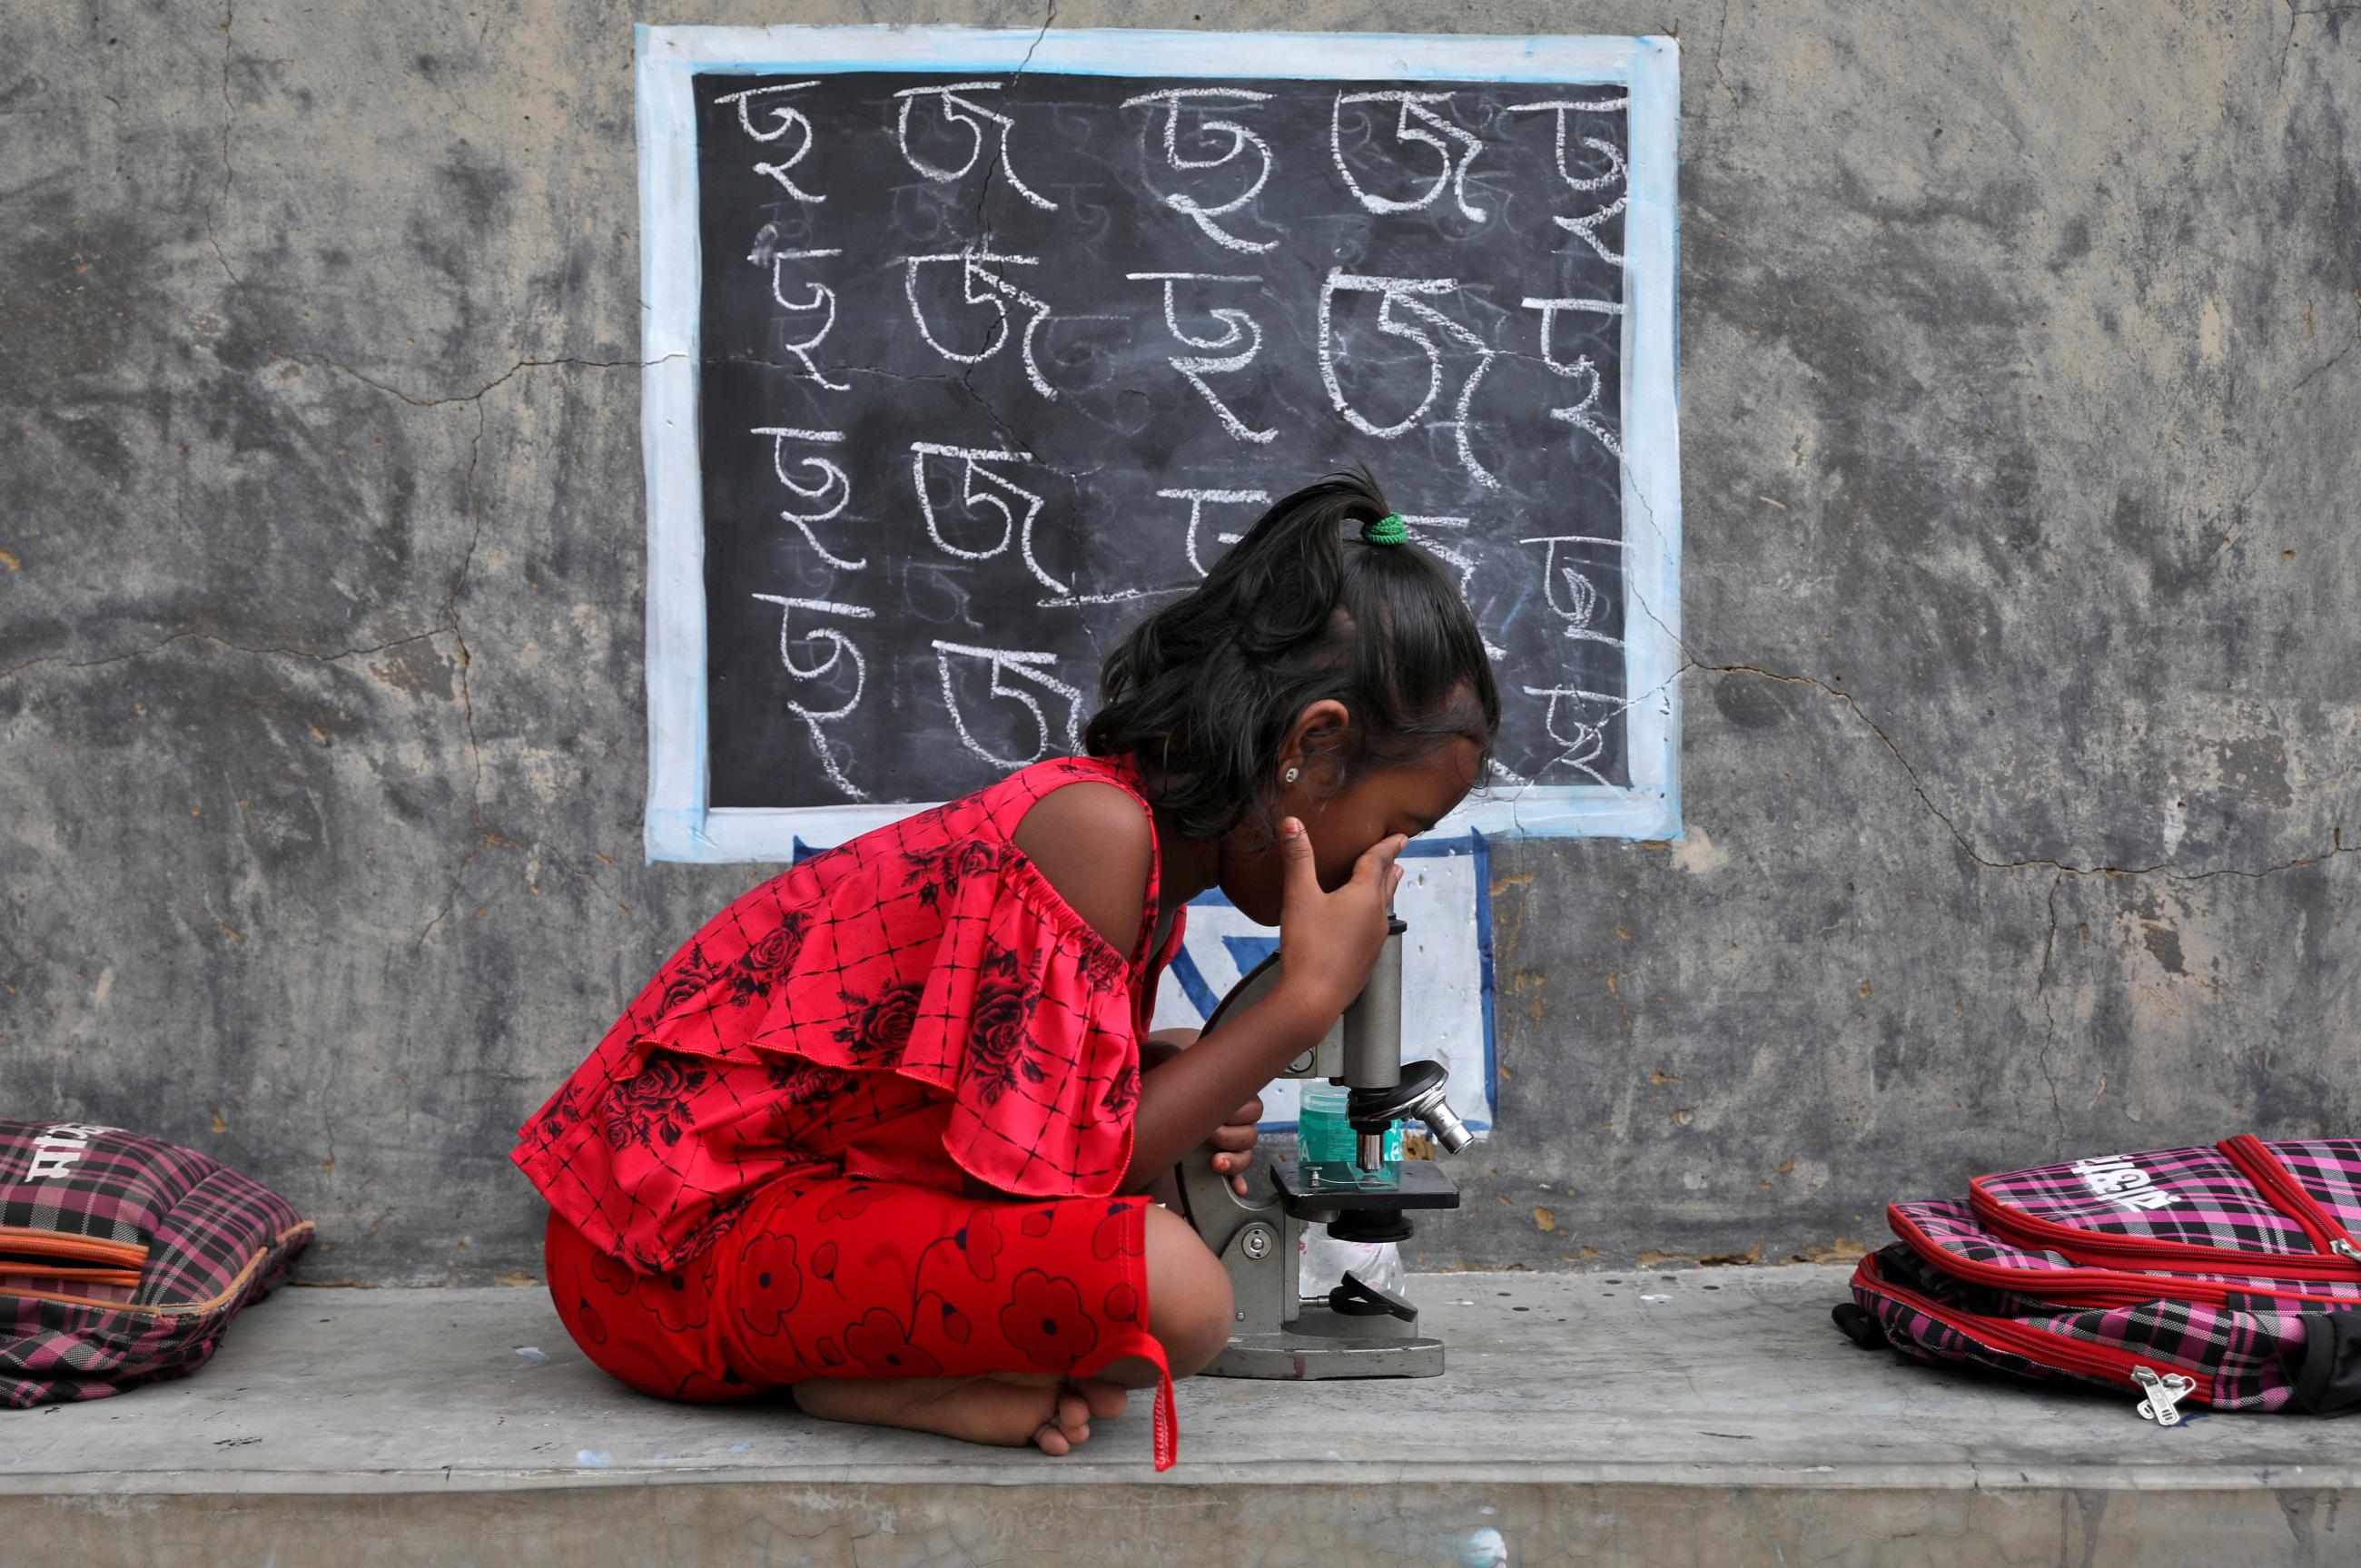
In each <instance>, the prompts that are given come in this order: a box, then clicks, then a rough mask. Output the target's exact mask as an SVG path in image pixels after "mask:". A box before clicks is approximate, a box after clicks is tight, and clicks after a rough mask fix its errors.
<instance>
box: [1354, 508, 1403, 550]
mask: <svg viewBox="0 0 2361 1568" xmlns="http://www.w3.org/2000/svg"><path fill="white" fill-rule="evenodd" d="M1361 543H1364V544H1407V543H1410V525H1409V524H1408V523H1406V522H1404V521H1402V518H1401V513H1400V512H1398V511H1389V512H1388V513H1386V515H1385V516H1383V517H1381V518H1379V519H1378V521H1375V522H1365V523H1363V524H1362V525H1361Z"/></svg>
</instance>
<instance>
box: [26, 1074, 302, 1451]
mask: <svg viewBox="0 0 2361 1568" xmlns="http://www.w3.org/2000/svg"><path fill="white" fill-rule="evenodd" d="M311 1239H312V1223H311V1222H310V1221H309V1220H306V1219H303V1218H302V1217H300V1216H299V1215H298V1214H297V1213H296V1212H295V1211H294V1210H293V1209H291V1208H290V1207H289V1206H288V1203H287V1201H286V1200H285V1199H283V1198H281V1197H280V1196H279V1194H277V1193H276V1192H273V1191H271V1190H269V1188H267V1187H263V1186H261V1185H259V1184H258V1183H256V1182H254V1181H251V1180H248V1179H247V1178H245V1177H243V1176H240V1175H239V1174H238V1173H237V1172H236V1171H234V1170H232V1169H230V1168H228V1167H226V1166H224V1165H222V1164H221V1163H220V1162H219V1161H217V1160H215V1159H214V1158H212V1157H210V1156H207V1155H202V1154H199V1153H198V1152H197V1151H196V1150H194V1149H185V1148H182V1147H181V1146H179V1145H177V1144H168V1143H166V1142H164V1141H163V1140H162V1139H160V1138H150V1137H144V1136H142V1135H139V1134H137V1133H126V1132H125V1131H123V1130H122V1129H121V1128H119V1127H102V1126H97V1125H94V1124H89V1123H82V1122H50V1123H41V1122H5V1121H0V1409H7V1408H10V1407H15V1408H17V1409H22V1408H24V1407H27V1406H30V1405H40V1404H48V1403H50V1402H53V1401H57V1400H65V1399H96V1398H104V1396H106V1395H108V1394H118V1393H121V1392H122V1391H123V1390H124V1389H126V1388H128V1387H132V1386H134V1385H136V1384H139V1383H144V1382H147V1381H148V1380H149V1379H151V1378H156V1377H164V1376H171V1375H173V1374H176V1373H182V1372H187V1371H189V1370H190V1369H192V1368H193V1367H195V1366H196V1365H199V1364H200V1363H202V1362H203V1361H204V1359H205V1358H206V1357H207V1356H210V1355H211V1354H213V1353H214V1346H215V1345H216V1344H218V1343H220V1340H221V1336H222V1333H223V1331H224V1330H225V1329H226V1328H228V1326H229V1321H230V1320H231V1319H232V1318H234V1317H236V1315H237V1313H238V1311H239V1310H241V1309H242V1308H245V1307H247V1306H248V1305H250V1304H251V1303H253V1302H255V1301H257V1300H258V1299H261V1298H262V1297H263V1296H264V1295H265V1294H267V1293H268V1292H269V1290H270V1288H271V1287H273V1286H274V1285H277V1284H278V1283H279V1282H280V1280H282V1279H284V1278H285V1277H287V1267H288V1265H289V1263H290V1262H291V1261H292V1260H293V1258H294V1256H295V1255H296V1254H297V1253H299V1252H301V1251H302V1250H303V1247H304V1245H305V1244H307V1243H308V1242H310V1241H311Z"/></svg>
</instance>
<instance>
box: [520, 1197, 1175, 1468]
mask: <svg viewBox="0 0 2361 1568" xmlns="http://www.w3.org/2000/svg"><path fill="white" fill-rule="evenodd" d="M1147 1205H1148V1199H1147V1198H1145V1197H1118V1198H1060V1199H1049V1200H1039V1201H978V1200H975V1199H972V1198H965V1197H962V1196H961V1195H959V1194H957V1193H951V1192H944V1191H940V1190H937V1189H934V1188H929V1187H915V1186H907V1185H902V1184H898V1183H894V1182H882V1181H873V1180H865V1179H858V1178H849V1177H837V1178H832V1179H821V1180H818V1181H807V1180H795V1181H780V1182H777V1183H774V1185H773V1186H772V1187H771V1188H770V1189H769V1190H765V1191H764V1192H763V1193H761V1194H760V1195H758V1196H757V1197H756V1198H755V1199H754V1200H753V1201H752V1202H751V1203H749V1204H748V1205H747V1207H746V1209H745V1211H744V1212H742V1213H741V1214H740V1216H739V1218H738V1222H737V1223H736V1224H734V1225H732V1226H731V1227H730V1229H729V1230H727V1231H725V1232H723V1233H722V1234H721V1235H720V1237H719V1239H717V1240H716V1241H715V1242H714V1243H713V1245H710V1246H709V1247H708V1248H707V1249H706V1250H705V1251H704V1252H703V1253H700V1254H699V1255H697V1256H696V1257H693V1258H691V1259H689V1260H688V1261H687V1262H686V1263H684V1264H683V1265H682V1266H680V1268H679V1269H678V1270H676V1271H675V1272H673V1273H670V1274H641V1273H638V1272H636V1271H634V1270H633V1269H631V1268H630V1267H629V1266H626V1265H624V1264H622V1263H620V1262H619V1261H618V1260H616V1259H615V1258H613V1257H610V1256H609V1255H607V1254H606V1253H604V1252H601V1251H599V1250H598V1248H596V1247H594V1246H592V1245H590V1243H589V1242H588V1241H587V1240H585V1239H584V1238H583V1236H582V1234H581V1233H579V1232H578V1231H577V1230H575V1228H574V1227H573V1226H572V1225H570V1224H568V1223H566V1222H565V1221H564V1220H562V1219H560V1218H559V1217H558V1216H557V1215H556V1214H555V1212H553V1213H552V1214H551V1215H550V1217H549V1229H548V1233H547V1236H546V1240H545V1255H546V1258H547V1263H548V1273H549V1293H550V1298H551V1299H552V1300H553V1301H554V1302H555V1304H556V1307H557V1315H558V1317H559V1318H560V1319H561V1320H563V1321H564V1322H565V1324H566V1332H569V1333H571V1334H572V1335H573V1336H574V1341H575V1343H577V1344H578V1345H580V1346H581V1347H582V1354H584V1355H586V1356H588V1358H589V1359H590V1362H591V1364H592V1365H596V1366H598V1368H599V1369H600V1370H602V1371H604V1372H606V1373H608V1374H609V1375H610V1376H614V1377H616V1378H618V1379H620V1381H622V1382H623V1383H626V1384H628V1385H630V1386H631V1387H633V1388H636V1389H638V1390H639V1391H641V1392H642V1393H644V1394H653V1395H657V1396H659V1397H661V1398H670V1399H688V1400H696V1401H699V1402H707V1403H721V1402H726V1401H730V1400H736V1399H744V1398H752V1397H754V1396H755V1395H758V1394H762V1393H764V1392H767V1391H769V1390H771V1389H774V1388H777V1387H781V1386H783V1385H792V1384H795V1383H798V1382H801V1381H802V1380H804V1379H805V1378H807V1377H938V1376H966V1375H972V1374H976V1373H983V1372H1050V1373H1058V1374H1061V1375H1065V1376H1076V1377H1083V1376H1091V1375H1093V1374H1094V1373H1096V1372H1098V1371H1100V1370H1102V1369H1103V1368H1104V1367H1105V1366H1106V1365H1108V1364H1109V1363H1111V1362H1114V1361H1116V1360H1118V1359H1120V1358H1122V1357H1124V1356H1128V1355H1137V1356H1139V1357H1142V1358H1143V1359H1145V1360H1147V1361H1148V1362H1149V1363H1150V1364H1151V1365H1154V1366H1155V1367H1156V1368H1157V1371H1158V1373H1159V1387H1158V1389H1157V1395H1156V1412H1155V1446H1156V1467H1157V1468H1158V1469H1159V1470H1162V1469H1164V1468H1166V1467H1168V1466H1169V1465H1170V1464H1171V1463H1172V1458H1173V1454H1174V1452H1175V1449H1176V1447H1177V1442H1178V1437H1177V1431H1176V1429H1175V1426H1174V1421H1173V1415H1172V1381H1171V1376H1170V1373H1169V1372H1167V1371H1166V1370H1165V1362H1164V1350H1163V1346H1162V1345H1161V1344H1160V1343H1159V1342H1158V1341H1157V1340H1156V1338H1155V1337H1154V1336H1153V1335H1151V1334H1150V1333H1149V1332H1148V1327H1147V1324H1148V1266H1147V1245H1146V1241H1145V1229H1146V1209H1147Z"/></svg>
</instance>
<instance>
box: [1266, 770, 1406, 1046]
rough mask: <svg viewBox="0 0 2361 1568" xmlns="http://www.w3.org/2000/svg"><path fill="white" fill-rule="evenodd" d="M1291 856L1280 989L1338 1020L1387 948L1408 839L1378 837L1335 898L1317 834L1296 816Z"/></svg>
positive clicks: (1285, 835)
mask: <svg viewBox="0 0 2361 1568" xmlns="http://www.w3.org/2000/svg"><path fill="white" fill-rule="evenodd" d="M1409 842H1410V839H1409V838H1408V837H1407V836H1406V835H1404V834H1400V833H1397V834H1394V835H1393V836H1392V837H1391V838H1388V839H1378V841H1377V842H1376V843H1374V844H1372V845H1370V846H1369V848H1368V849H1367V850H1366V851H1364V852H1363V854H1362V856H1361V858H1360V859H1359V860H1357V861H1354V862H1353V876H1352V880H1351V881H1349V882H1347V883H1345V885H1344V886H1342V887H1340V888H1338V889H1337V890H1336V891H1335V892H1334V893H1329V892H1327V891H1325V890H1324V889H1323V888H1322V887H1321V885H1320V873H1319V872H1318V870H1317V868H1316V867H1315V866H1314V865H1313V863H1312V836H1311V835H1310V834H1309V833H1307V832H1305V831H1304V828H1303V824H1302V823H1301V822H1300V821H1298V820H1296V819H1295V818H1294V817H1287V818H1285V819H1284V820H1282V821H1281V822H1280V823H1279V853H1280V854H1281V855H1282V856H1284V857H1285V859H1286V865H1285V867H1284V870H1283V872H1282V873H1281V874H1282V877H1283V879H1284V880H1283V881H1282V883H1281V884H1280V894H1279V983H1280V985H1281V986H1283V987H1285V988H1286V989H1288V990H1290V991H1291V992H1294V994H1295V995H1296V997H1297V998H1298V999H1299V1000H1300V1001H1301V1003H1303V1004H1304V1005H1305V1006H1307V1007H1309V1008H1312V1009H1314V1010H1316V1011H1317V1012H1318V1013H1319V1014H1320V1015H1321V1016H1323V1017H1327V1018H1334V1017H1335V1016H1336V1015H1337V1014H1340V1013H1342V1012H1344V1011H1345V1008H1346V1007H1347V1006H1348V1005H1350V1004H1351V1003H1352V1000H1353V998H1355V997H1356V996H1358V995H1359V994H1360V993H1361V988H1362V987H1363V986H1364V985H1366V984H1367V983H1368V979H1369V970H1371V969H1372V968H1374V967H1376V964H1377V961H1378V950H1379V949H1380V948H1383V947H1384V946H1385V945H1386V922H1387V919H1388V917H1389V912H1390V911H1391V910H1392V908H1393V902H1394V889H1395V888H1396V887H1398V886H1400V883H1401V877H1402V872H1401V868H1400V866H1398V865H1396V864H1395V863H1394V861H1395V858H1396V857H1397V856H1399V855H1400V853H1401V852H1402V848H1403V846H1405V845H1407V844H1408V843H1409Z"/></svg>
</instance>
